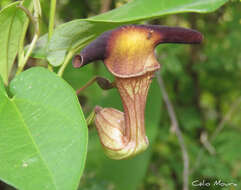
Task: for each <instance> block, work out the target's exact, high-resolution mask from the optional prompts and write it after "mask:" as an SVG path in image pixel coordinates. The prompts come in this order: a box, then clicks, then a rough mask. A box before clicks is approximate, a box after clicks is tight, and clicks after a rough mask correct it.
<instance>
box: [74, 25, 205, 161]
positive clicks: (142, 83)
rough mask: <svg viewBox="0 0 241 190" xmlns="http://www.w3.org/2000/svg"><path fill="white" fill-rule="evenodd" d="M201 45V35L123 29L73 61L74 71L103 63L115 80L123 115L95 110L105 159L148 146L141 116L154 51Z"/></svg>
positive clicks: (106, 35)
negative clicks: (163, 45)
mask: <svg viewBox="0 0 241 190" xmlns="http://www.w3.org/2000/svg"><path fill="white" fill-rule="evenodd" d="M201 41H202V35H201V33H199V32H197V31H195V30H191V29H185V28H180V27H167V26H157V25H127V26H122V27H119V28H117V29H115V30H111V31H107V32H105V33H103V34H102V35H101V36H100V37H99V38H97V39H96V40H94V41H93V42H92V43H91V44H89V45H88V46H87V47H85V48H84V49H83V50H82V52H81V53H80V54H79V55H76V56H75V57H74V59H73V66H74V67H82V66H84V65H86V64H88V63H90V62H92V61H95V60H103V61H104V64H105V65H106V67H107V69H108V70H109V71H110V72H111V73H112V74H113V75H114V76H115V87H116V88H117V89H118V91H119V93H120V96H121V100H122V104H123V109H124V113H123V112H121V111H118V110H116V109H114V108H101V107H99V106H97V107H96V108H95V114H96V115H95V125H96V127H97V131H98V134H99V137H100V141H101V144H102V146H103V148H104V150H105V152H106V154H107V156H109V157H110V158H112V159H124V158H128V157H131V156H134V155H136V154H138V153H140V152H142V151H144V150H145V149H146V148H147V146H148V139H147V137H146V133H145V116H144V113H145V105H146V97H147V93H148V89H149V86H150V83H151V79H152V76H153V74H154V72H155V71H156V70H158V69H159V68H160V65H159V63H158V61H157V59H156V57H155V53H154V49H155V47H156V46H157V45H158V44H160V43H187V44H196V43H200V42H201Z"/></svg>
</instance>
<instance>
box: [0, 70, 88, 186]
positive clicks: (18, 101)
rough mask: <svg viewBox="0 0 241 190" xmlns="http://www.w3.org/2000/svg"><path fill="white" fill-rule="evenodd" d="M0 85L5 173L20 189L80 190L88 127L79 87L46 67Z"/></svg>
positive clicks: (0, 173) (0, 150) (0, 162)
mask: <svg viewBox="0 0 241 190" xmlns="http://www.w3.org/2000/svg"><path fill="white" fill-rule="evenodd" d="M9 91H10V93H11V94H12V96H13V97H12V98H10V97H8V95H7V93H6V91H5V90H4V86H3V85H2V84H1V85H0V166H1V167H0V178H1V180H3V181H5V182H6V183H8V184H10V185H13V186H14V187H16V188H18V189H21V190H33V189H34V190H43V189H44V190H66V189H68V190H75V189H77V187H78V183H79V179H80V177H81V175H82V172H83V168H84V165H85V158H86V149H87V127H86V122H85V119H84V116H83V113H82V110H81V108H80V106H79V103H78V99H77V97H76V95H75V92H74V90H73V89H72V88H71V87H70V86H69V85H68V84H67V83H66V82H65V81H64V80H62V79H61V78H59V77H58V76H56V75H55V74H53V73H51V72H49V71H48V70H46V69H44V68H32V69H29V70H27V71H25V72H23V73H21V74H20V75H18V76H17V77H16V78H15V79H14V80H13V81H12V82H11V83H10V87H9Z"/></svg>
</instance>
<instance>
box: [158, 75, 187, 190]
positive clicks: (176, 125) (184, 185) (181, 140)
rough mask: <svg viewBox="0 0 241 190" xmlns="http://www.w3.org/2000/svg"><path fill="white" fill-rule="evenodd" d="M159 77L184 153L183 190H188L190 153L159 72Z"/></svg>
mask: <svg viewBox="0 0 241 190" xmlns="http://www.w3.org/2000/svg"><path fill="white" fill-rule="evenodd" d="M156 76H157V81H158V84H159V87H160V90H161V93H162V97H163V101H164V102H165V105H166V107H167V111H168V114H169V117H170V120H171V128H172V129H173V130H174V132H175V133H176V135H177V138H178V142H179V145H180V147H181V151H182V160H183V174H182V178H183V190H188V181H189V157H188V152H187V148H186V145H185V142H184V139H183V135H182V131H181V129H180V127H179V123H178V120H177V116H176V113H175V111H174V107H173V105H172V102H171V101H170V99H169V96H168V93H167V91H166V87H165V84H164V81H163V79H162V77H161V73H160V72H158V73H156Z"/></svg>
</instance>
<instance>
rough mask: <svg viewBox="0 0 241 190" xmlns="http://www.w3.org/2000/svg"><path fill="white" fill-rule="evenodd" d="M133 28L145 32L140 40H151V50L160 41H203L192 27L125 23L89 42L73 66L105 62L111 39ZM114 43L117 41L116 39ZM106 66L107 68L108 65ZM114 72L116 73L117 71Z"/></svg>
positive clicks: (197, 42) (108, 54)
mask: <svg viewBox="0 0 241 190" xmlns="http://www.w3.org/2000/svg"><path fill="white" fill-rule="evenodd" d="M133 30H134V31H136V32H137V33H138V32H139V33H141V32H144V33H146V38H144V39H143V40H142V41H143V42H144V41H152V42H153V43H152V49H153V51H154V48H155V47H156V46H157V45H159V44H161V43H182V44H200V43H201V42H202V41H203V36H202V34H201V33H200V32H198V31H196V30H192V29H186V28H182V27H169V26H159V25H126V26H121V27H119V28H117V29H114V30H110V31H107V32H104V33H103V34H102V35H101V36H99V37H98V38H97V39H95V40H94V41H93V42H91V43H90V44H89V45H88V46H86V47H85V48H84V49H83V50H82V51H81V53H80V54H79V55H76V56H75V57H74V58H73V61H72V63H73V66H74V67H75V68H79V67H82V66H84V65H86V64H88V63H90V62H92V61H97V60H103V61H104V63H105V60H106V59H108V57H109V56H110V55H111V51H112V50H113V49H112V48H110V47H113V43H114V42H113V41H114V40H115V39H116V38H118V35H120V34H121V33H123V32H124V33H128V32H129V31H133ZM115 43H118V39H117V41H115ZM140 43H141V42H140ZM106 65H107V64H106ZM107 68H108V69H109V67H108V65H107ZM113 74H114V73H113ZM116 74H117V75H118V73H116Z"/></svg>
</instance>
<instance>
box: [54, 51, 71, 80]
mask: <svg viewBox="0 0 241 190" xmlns="http://www.w3.org/2000/svg"><path fill="white" fill-rule="evenodd" d="M73 55H74V52H73V51H69V52H68V54H67V55H66V57H65V59H64V63H63V64H62V65H61V67H60V69H59V71H58V76H60V77H62V75H63V73H64V70H65V68H66V66H67V65H68V63H69V61H70V59H71V58H72V56H73Z"/></svg>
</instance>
